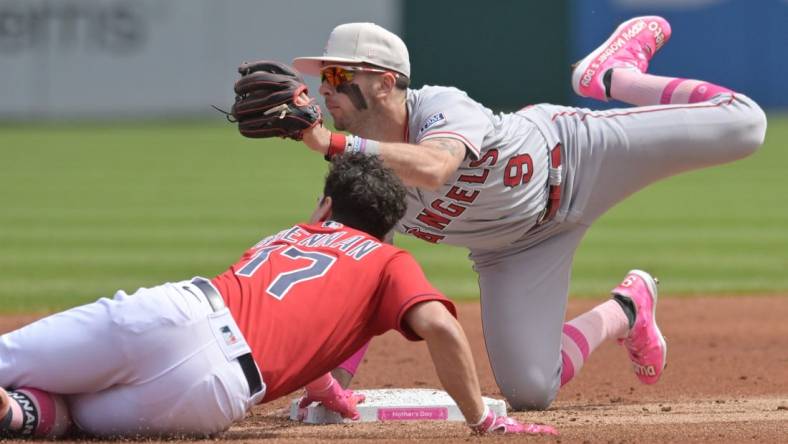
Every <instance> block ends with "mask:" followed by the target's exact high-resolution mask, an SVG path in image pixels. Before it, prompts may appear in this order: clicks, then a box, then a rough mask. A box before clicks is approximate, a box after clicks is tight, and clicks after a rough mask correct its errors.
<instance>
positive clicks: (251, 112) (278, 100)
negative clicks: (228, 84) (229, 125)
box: [228, 60, 322, 140]
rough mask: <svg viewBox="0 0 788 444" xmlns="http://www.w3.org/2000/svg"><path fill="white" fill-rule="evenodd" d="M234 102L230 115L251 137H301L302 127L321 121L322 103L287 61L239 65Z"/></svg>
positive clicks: (309, 126) (242, 131)
mask: <svg viewBox="0 0 788 444" xmlns="http://www.w3.org/2000/svg"><path fill="white" fill-rule="evenodd" d="M238 72H239V73H240V74H241V78H240V79H239V80H238V81H237V82H235V94H236V96H235V104H234V105H233V107H232V109H231V110H230V113H229V116H228V118H229V117H230V116H231V117H232V119H231V121H235V122H238V131H239V132H240V133H241V134H242V135H244V136H246V137H252V138H265V137H283V138H289V139H294V140H301V138H302V137H303V131H304V130H305V129H309V128H312V127H313V126H315V125H317V124H319V123H320V122H321V121H322V117H321V114H320V107H319V106H318V105H317V103H315V101H314V100H313V99H311V98H309V96H308V95H307V93H308V90H307V87H306V85H305V84H304V80H303V79H302V78H301V76H300V75H298V73H296V71H295V70H293V68H291V67H289V66H287V65H285V64H284V63H279V62H274V61H271V60H261V61H257V62H251V63H243V64H242V65H241V66H239V67H238Z"/></svg>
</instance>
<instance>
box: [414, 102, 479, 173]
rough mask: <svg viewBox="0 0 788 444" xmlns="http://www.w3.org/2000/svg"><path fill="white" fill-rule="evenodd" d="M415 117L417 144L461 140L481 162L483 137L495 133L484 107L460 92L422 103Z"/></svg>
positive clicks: (416, 110)
mask: <svg viewBox="0 0 788 444" xmlns="http://www.w3.org/2000/svg"><path fill="white" fill-rule="evenodd" d="M414 111H415V113H416V115H415V116H414V118H415V122H414V123H415V124H416V125H418V127H417V128H418V132H417V135H416V144H419V143H421V142H424V141H427V140H430V139H436V138H447V139H455V140H459V141H460V142H462V143H463V144H465V146H466V147H467V148H468V150H469V151H470V152H471V153H472V155H473V157H474V158H476V159H478V158H479V155H480V153H481V147H482V142H483V140H484V136H485V135H486V134H487V133H488V132H490V131H491V130H492V129H493V124H492V122H491V121H490V118H489V116H488V115H487V114H486V113H485V110H484V107H483V106H482V105H481V104H479V103H477V102H475V101H474V100H472V99H471V98H470V97H468V95H467V94H465V93H464V92H462V91H460V90H457V89H446V90H443V91H441V92H439V93H437V94H435V95H434V96H432V97H427V98H425V100H421V101H420V103H419V107H418V109H415V110H414Z"/></svg>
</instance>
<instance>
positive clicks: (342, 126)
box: [331, 114, 348, 131]
mask: <svg viewBox="0 0 788 444" xmlns="http://www.w3.org/2000/svg"><path fill="white" fill-rule="evenodd" d="M331 117H332V118H333V119H334V128H336V129H338V130H340V131H347V128H348V126H347V123H346V122H345V121H344V120H342V119H341V118H337V117H336V116H334V115H333V114H332V115H331Z"/></svg>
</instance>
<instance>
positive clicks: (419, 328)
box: [0, 155, 556, 437]
mask: <svg viewBox="0 0 788 444" xmlns="http://www.w3.org/2000/svg"><path fill="white" fill-rule="evenodd" d="M404 195H405V190H404V187H403V185H402V184H401V182H400V181H399V180H398V179H397V178H396V176H394V175H393V174H392V173H391V172H390V171H389V170H388V169H385V168H383V166H382V164H381V162H380V161H379V160H378V159H376V158H374V157H367V156H363V155H347V156H341V157H338V158H336V159H335V160H334V161H333V162H332V165H331V170H330V172H329V174H328V176H327V177H326V181H325V187H324V198H323V199H322V200H321V201H320V203H319V204H318V207H317V209H316V210H315V212H314V213H313V215H312V217H311V219H310V222H309V223H308V224H299V225H295V226H292V227H290V228H288V229H285V230H282V231H281V232H279V233H277V234H275V235H272V236H268V237H266V238H265V239H263V240H261V241H260V242H259V243H257V244H256V245H255V246H253V247H252V248H250V249H249V250H248V251H247V252H246V253H245V254H244V255H243V257H241V259H240V260H239V261H238V262H237V263H235V264H233V265H232V266H231V267H230V268H229V269H228V270H227V271H225V272H224V273H222V274H220V275H218V276H216V277H215V278H213V279H212V280H207V279H203V278H199V277H198V278H194V279H191V280H186V281H181V282H173V283H167V284H164V285H161V286H157V287H153V288H142V289H140V290H138V291H137V292H136V293H134V294H132V295H128V294H126V293H124V292H123V291H120V292H118V293H117V294H116V295H115V297H114V298H113V299H107V298H104V299H100V300H99V301H97V302H95V303H92V304H88V305H84V306H81V307H77V308H73V309H71V310H68V311H65V312H62V313H59V314H56V315H53V316H50V317H47V318H44V319H42V320H40V321H37V322H34V323H32V324H30V325H28V326H26V327H23V328H21V329H19V330H16V331H14V332H11V333H8V334H5V335H3V336H0V387H4V388H6V389H8V390H3V389H0V436H6V437H20V436H31V435H32V436H48V437H56V436H61V435H63V434H64V433H66V432H67V430H68V428H69V425H70V424H71V422H72V421H73V424H74V425H75V426H76V427H78V428H79V429H81V430H83V431H85V432H88V433H91V434H95V435H100V436H147V435H169V434H179V435H207V434H213V433H216V432H220V431H223V430H225V429H227V428H228V427H229V426H230V424H231V423H233V422H234V421H238V420H240V419H243V418H244V415H245V414H246V412H247V411H249V409H250V408H251V406H252V405H254V404H256V403H258V402H267V401H271V400H274V399H276V398H279V397H280V396H283V395H286V394H288V393H291V392H293V391H294V390H296V389H299V388H301V387H303V386H304V385H306V395H305V397H304V398H302V404H303V405H307V404H309V403H310V402H312V401H320V402H322V403H323V404H324V405H325V406H326V407H327V408H329V409H332V410H334V411H337V412H339V413H341V414H342V415H343V416H345V417H349V418H357V417H358V411H357V410H356V404H357V403H358V402H361V401H363V398H362V397H360V396H357V395H355V394H353V392H352V391H350V390H344V389H342V388H341V387H339V385H338V383H337V382H336V381H335V380H334V379H333V378H332V377H331V376H330V374H329V373H328V371H329V370H331V369H333V368H335V367H336V366H337V365H338V364H339V363H341V362H342V360H344V359H346V358H347V357H348V356H350V355H351V354H353V352H354V351H356V350H357V349H358V348H359V347H361V346H362V345H363V344H365V343H366V342H368V341H369V339H370V338H371V337H372V336H374V335H379V334H381V333H383V332H385V331H387V330H391V329H394V330H398V331H400V332H401V333H402V334H403V335H404V336H405V337H406V338H408V339H410V340H419V339H424V340H425V341H426V342H427V345H428V347H429V350H430V353H431V356H432V358H433V361H434V364H435V368H436V370H437V372H438V375H439V377H440V380H441V382H442V383H443V385H444V387H445V389H446V391H447V392H448V393H449V394H450V395H451V396H452V397H453V398H454V399H455V400H456V402H457V404H458V406H459V408H460V410H461V411H462V412H463V414H464V415H465V417H466V419H467V420H468V423H469V425H470V426H471V428H472V429H473V430H474V431H476V432H479V433H485V432H489V431H499V432H505V433H544V434H556V432H555V430H554V429H553V428H551V427H549V426H542V425H535V424H520V423H518V422H517V421H515V420H513V419H511V418H508V417H506V416H503V417H496V415H495V414H494V413H493V412H492V411H491V410H489V409H487V408H486V407H485V405H484V403H483V402H482V398H481V393H480V390H479V383H478V381H477V377H476V373H475V367H474V362H473V357H472V356H471V352H470V348H469V346H468V342H467V339H466V338H465V335H464V333H463V331H462V329H461V327H460V326H459V324H458V323H457V321H456V320H455V318H454V316H455V315H456V312H455V308H454V305H453V304H452V303H451V302H450V301H449V300H448V299H446V298H445V297H444V296H443V295H442V294H440V293H439V292H438V291H436V290H435V289H434V288H433V287H432V286H431V285H430V284H429V283H428V282H427V280H426V279H425V277H424V274H423V272H422V271H421V269H420V268H419V266H418V265H417V264H416V262H415V261H414V260H413V258H412V257H411V256H410V255H409V254H408V253H406V252H405V251H402V250H400V249H397V248H395V247H393V246H391V245H389V244H386V243H384V242H382V241H381V239H382V238H383V236H384V235H385V234H386V233H387V232H388V231H389V230H390V229H391V228H392V227H393V225H394V223H395V222H396V221H397V220H399V219H400V218H401V217H402V215H403V213H404V211H405V201H404Z"/></svg>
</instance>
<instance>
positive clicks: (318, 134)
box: [302, 125, 331, 154]
mask: <svg viewBox="0 0 788 444" xmlns="http://www.w3.org/2000/svg"><path fill="white" fill-rule="evenodd" d="M302 140H303V141H304V143H305V144H306V146H308V147H309V148H310V149H312V150H314V151H317V152H319V153H321V154H326V153H327V152H328V145H329V144H330V143H331V131H330V130H329V129H328V128H326V127H324V126H323V125H315V126H313V127H312V128H309V129H306V130H304V132H303V139H302Z"/></svg>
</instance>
